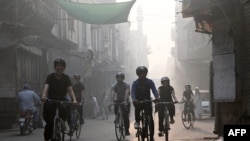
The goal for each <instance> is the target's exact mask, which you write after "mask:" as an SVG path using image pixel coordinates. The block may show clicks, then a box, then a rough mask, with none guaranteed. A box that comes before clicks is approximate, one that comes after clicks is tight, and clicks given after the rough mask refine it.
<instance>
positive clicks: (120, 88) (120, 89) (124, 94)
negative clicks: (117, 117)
mask: <svg viewBox="0 0 250 141" xmlns="http://www.w3.org/2000/svg"><path fill="white" fill-rule="evenodd" d="M115 78H116V84H115V85H113V86H112V88H111V102H117V103H123V102H126V103H127V104H128V101H129V94H130V86H129V84H127V83H125V82H124V79H125V74H124V73H122V72H118V73H117V74H116V77H115ZM128 108H129V106H127V105H126V106H123V107H122V110H123V118H124V125H125V135H126V136H128V135H130V132H129V111H130V110H129V109H128ZM114 111H115V114H117V112H118V106H117V105H115V109H114Z"/></svg>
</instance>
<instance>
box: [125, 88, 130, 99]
mask: <svg viewBox="0 0 250 141" xmlns="http://www.w3.org/2000/svg"><path fill="white" fill-rule="evenodd" d="M129 95H130V86H129V85H128V84H127V86H126V91H125V99H124V101H128V100H129Z"/></svg>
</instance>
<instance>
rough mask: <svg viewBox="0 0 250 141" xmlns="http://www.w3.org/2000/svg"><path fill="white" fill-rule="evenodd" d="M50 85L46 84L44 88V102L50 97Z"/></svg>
mask: <svg viewBox="0 0 250 141" xmlns="http://www.w3.org/2000/svg"><path fill="white" fill-rule="evenodd" d="M48 89H49V84H45V85H44V88H43V94H42V98H41V99H42V100H46V99H47V96H48Z"/></svg>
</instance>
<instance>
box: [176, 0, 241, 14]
mask: <svg viewBox="0 0 250 141" xmlns="http://www.w3.org/2000/svg"><path fill="white" fill-rule="evenodd" d="M182 2H183V3H182V11H181V13H182V17H183V18H188V17H194V16H199V15H211V8H214V7H219V6H222V5H224V4H231V3H235V2H237V0H183V1H182Z"/></svg>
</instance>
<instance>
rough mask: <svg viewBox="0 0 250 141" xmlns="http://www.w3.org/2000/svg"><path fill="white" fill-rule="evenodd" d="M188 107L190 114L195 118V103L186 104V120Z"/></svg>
mask: <svg viewBox="0 0 250 141" xmlns="http://www.w3.org/2000/svg"><path fill="white" fill-rule="evenodd" d="M188 107H189V108H190V112H191V113H192V115H193V117H195V115H194V103H191V102H185V103H184V114H185V118H186V115H187V111H188Z"/></svg>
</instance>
